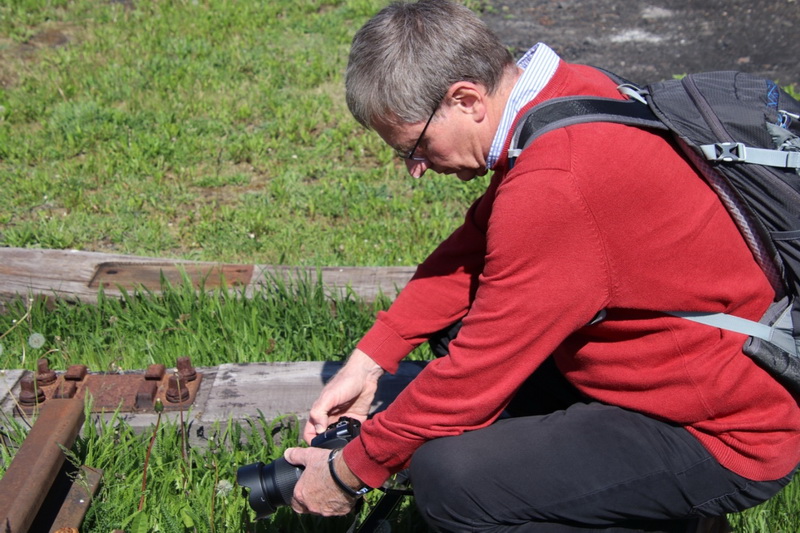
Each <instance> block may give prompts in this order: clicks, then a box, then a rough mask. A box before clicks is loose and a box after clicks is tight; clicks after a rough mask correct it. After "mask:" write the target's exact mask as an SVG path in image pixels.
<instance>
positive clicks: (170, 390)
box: [166, 374, 189, 403]
mask: <svg viewBox="0 0 800 533" xmlns="http://www.w3.org/2000/svg"><path fill="white" fill-rule="evenodd" d="M166 397H167V401H168V402H170V403H179V402H185V401H186V400H188V399H189V389H187V388H186V380H184V379H183V378H182V377H181V376H179V375H176V374H173V375H171V376H170V377H169V385H168V387H167V394H166Z"/></svg>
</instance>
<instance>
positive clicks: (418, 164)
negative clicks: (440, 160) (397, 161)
mask: <svg viewBox="0 0 800 533" xmlns="http://www.w3.org/2000/svg"><path fill="white" fill-rule="evenodd" d="M430 167H431V163H430V161H428V160H427V159H406V168H407V169H408V173H409V174H411V177H413V178H416V179H419V178H421V177H422V175H423V174H425V171H426V170H428V169H429V168H430Z"/></svg>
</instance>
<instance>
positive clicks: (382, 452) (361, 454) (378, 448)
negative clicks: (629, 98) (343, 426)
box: [344, 160, 611, 486]
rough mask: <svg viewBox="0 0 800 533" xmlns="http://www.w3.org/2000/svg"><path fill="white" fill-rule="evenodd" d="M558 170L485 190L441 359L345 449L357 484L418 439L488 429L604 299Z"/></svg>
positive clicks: (589, 227)
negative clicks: (456, 323)
mask: <svg viewBox="0 0 800 533" xmlns="http://www.w3.org/2000/svg"><path fill="white" fill-rule="evenodd" d="M519 166H520V165H518V168H519ZM565 166H566V167H567V168H555V169H547V170H540V171H537V172H534V173H530V172H528V173H526V172H524V171H519V172H518V171H517V169H515V171H514V173H511V174H509V175H507V176H506V178H505V179H504V180H503V182H502V184H501V185H500V186H499V187H498V188H497V190H496V191H492V198H491V200H492V201H493V205H492V209H491V217H490V219H489V223H488V226H487V231H486V240H485V243H486V253H485V265H484V268H483V271H482V273H481V274H480V278H479V286H478V287H477V290H476V291H475V296H474V300H473V301H472V304H471V307H470V308H469V314H468V315H466V317H465V318H464V322H463V327H462V329H461V331H460V332H459V335H458V337H457V338H456V339H455V340H454V341H453V342H451V343H450V354H449V355H448V356H445V357H442V358H439V359H436V360H434V361H431V362H430V363H429V364H428V365H427V366H426V368H425V369H424V370H423V372H422V373H421V374H420V375H419V376H418V377H417V378H416V379H415V380H414V381H413V382H412V383H411V384H410V385H409V386H408V387H407V388H406V389H405V390H404V391H403V392H402V393H401V394H400V396H399V397H398V398H397V399H396V400H395V401H394V402H393V403H392V404H391V405H390V406H389V408H388V409H387V410H386V411H384V412H383V413H379V414H378V415H376V416H375V417H374V418H373V419H371V420H369V421H368V422H367V423H365V424H364V426H363V428H362V434H361V437H359V438H358V439H356V440H354V441H353V442H351V443H350V444H348V446H347V447H346V448H345V455H344V457H345V460H346V461H347V464H348V465H349V466H350V468H351V469H352V470H353V472H354V473H355V474H356V475H357V476H358V477H359V478H361V479H362V480H363V481H364V482H366V483H367V484H369V485H371V486H378V485H380V484H381V483H382V482H383V481H384V480H385V479H386V478H387V477H388V476H389V475H391V474H392V473H393V472H396V471H399V470H401V469H403V468H405V467H406V466H407V465H408V463H409V460H410V458H411V455H412V454H413V453H414V451H415V450H416V449H417V448H418V447H419V446H420V445H421V444H422V443H424V442H425V441H427V440H431V439H434V438H439V437H443V436H449V435H457V434H460V433H462V432H463V431H466V430H470V429H477V428H480V427H485V426H487V425H489V424H490V423H491V422H492V421H494V420H495V419H496V417H497V416H498V415H499V414H500V413H501V412H502V410H503V409H504V408H505V406H506V404H507V403H508V401H510V399H511V398H512V397H513V394H514V393H515V391H516V390H517V388H518V387H519V386H520V385H521V384H522V382H523V381H524V380H525V379H526V378H527V377H528V376H529V375H530V374H531V373H532V372H533V371H534V370H535V369H536V368H537V367H538V365H539V364H540V363H541V362H542V361H543V360H544V359H545V358H546V357H547V356H548V355H549V354H550V353H552V352H553V351H554V350H555V349H556V347H557V346H559V345H560V344H561V343H562V342H563V340H564V339H565V338H566V337H567V336H568V335H570V333H572V332H574V331H575V330H577V329H578V328H580V327H581V326H582V325H584V324H586V323H587V322H588V321H589V320H591V318H592V317H593V316H594V314H595V313H596V312H597V311H598V310H599V309H600V308H602V307H603V306H604V305H605V303H606V302H607V301H608V290H609V289H608V287H609V286H610V285H611V284H610V282H609V280H608V274H607V268H606V264H605V255H604V250H603V246H602V242H601V239H600V237H599V235H598V231H597V229H596V228H595V226H594V223H593V219H592V216H591V212H590V211H589V210H588V208H587V206H586V205H585V204H584V202H583V201H582V198H581V195H580V192H579V190H578V188H577V187H576V186H575V184H574V182H573V178H572V176H571V175H570V173H569V172H568V166H569V162H568V160H567V161H566V162H565ZM446 281H447V282H448V283H449V280H446ZM448 283H445V282H443V281H440V280H437V284H441V286H443V287H448ZM442 292H444V293H446V292H447V291H446V290H443V291H442ZM423 296H424V292H421V293H420V294H419V295H418V297H419V298H420V300H419V304H420V305H423V304H430V305H434V306H437V305H438V301H437V299H438V298H439V293H438V292H437V293H436V295H435V296H434V297H431V298H423ZM565 310H566V311H565ZM392 315H393V309H390V310H389V312H388V318H393V317H392Z"/></svg>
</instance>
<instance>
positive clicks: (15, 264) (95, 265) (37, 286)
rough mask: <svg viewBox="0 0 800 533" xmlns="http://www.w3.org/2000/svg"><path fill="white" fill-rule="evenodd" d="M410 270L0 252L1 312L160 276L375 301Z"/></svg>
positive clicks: (112, 290)
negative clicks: (30, 300)
mask: <svg viewBox="0 0 800 533" xmlns="http://www.w3.org/2000/svg"><path fill="white" fill-rule="evenodd" d="M414 270H415V269H414V267H407V266H400V267H291V266H273V265H231V264H224V263H212V262H197V261H184V260H180V259H174V260H173V259H163V258H155V257H137V256H128V255H118V254H105V253H97V252H83V251H78V250H39V249H27V248H0V309H1V308H2V304H3V302H8V301H10V300H11V299H14V298H18V297H28V296H33V297H46V298H51V297H57V298H64V299H68V300H76V301H82V302H89V303H94V302H96V301H97V293H98V291H99V290H100V287H103V290H104V292H105V294H106V295H109V296H121V295H122V291H121V290H120V288H123V289H125V290H128V291H131V290H134V289H136V288H137V287H145V288H147V289H149V290H152V291H155V292H157V291H158V290H159V289H160V287H161V278H162V276H163V277H164V278H165V279H167V280H169V281H170V282H171V283H173V284H178V283H181V282H182V281H183V279H185V277H188V278H189V279H190V280H191V281H192V283H194V284H195V286H196V287H200V286H204V287H207V288H215V287H219V286H221V285H222V283H223V282H224V283H225V284H226V286H230V287H233V288H238V289H239V290H242V289H243V290H244V292H245V293H246V294H252V292H253V291H254V290H256V289H258V288H259V287H260V286H263V285H271V284H273V283H275V281H276V280H278V281H281V282H286V283H296V282H298V281H302V280H311V281H316V280H317V279H320V280H321V281H322V283H323V285H324V286H325V287H326V289H328V290H329V291H330V292H332V293H341V292H344V291H347V290H351V291H353V293H354V294H356V295H358V296H360V297H362V298H364V299H365V300H367V301H372V300H374V299H375V298H376V297H377V296H378V295H379V294H383V295H385V296H387V297H389V298H391V299H393V298H394V297H395V296H396V295H397V292H398V291H399V290H400V289H402V288H403V287H404V286H405V284H406V283H407V282H408V280H409V279H410V278H411V276H412V275H413V273H414Z"/></svg>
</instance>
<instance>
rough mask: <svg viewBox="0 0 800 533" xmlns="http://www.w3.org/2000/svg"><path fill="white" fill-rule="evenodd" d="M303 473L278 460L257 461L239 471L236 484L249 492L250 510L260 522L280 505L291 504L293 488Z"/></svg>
mask: <svg viewBox="0 0 800 533" xmlns="http://www.w3.org/2000/svg"><path fill="white" fill-rule="evenodd" d="M302 472H303V469H302V468H299V467H297V466H294V465H292V464H289V463H288V462H287V461H286V459H284V458H283V457H281V458H280V459H277V460H275V461H273V462H271V463H269V464H264V463H261V462H258V463H253V464H250V465H246V466H243V467H241V468H239V469H238V470H237V471H236V482H237V483H238V484H239V486H241V487H247V488H248V489H250V497H249V502H250V507H251V508H252V509H253V510H254V511H255V512H256V518H257V519H262V518H266V517H267V516H269V515H271V514H272V513H274V512H275V511H276V510H277V509H278V507H280V506H281V505H289V504H290V503H291V501H292V493H293V492H294V486H295V485H296V484H297V480H298V478H299V477H300V474H301V473H302Z"/></svg>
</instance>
